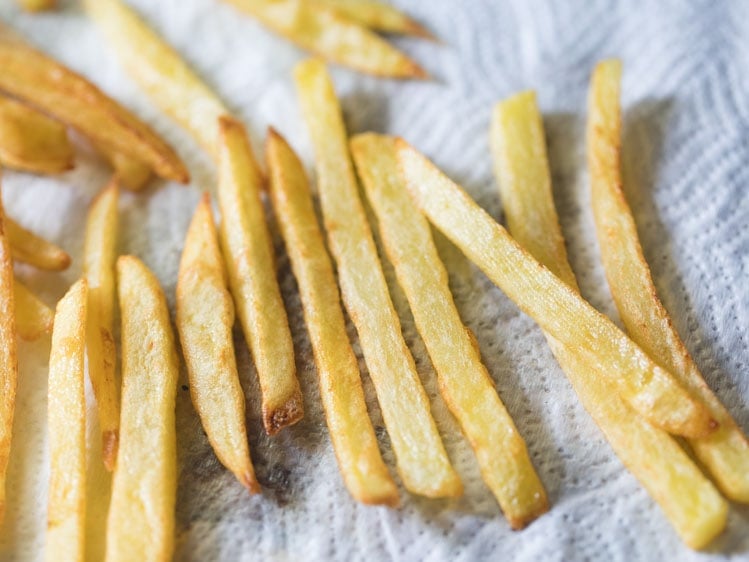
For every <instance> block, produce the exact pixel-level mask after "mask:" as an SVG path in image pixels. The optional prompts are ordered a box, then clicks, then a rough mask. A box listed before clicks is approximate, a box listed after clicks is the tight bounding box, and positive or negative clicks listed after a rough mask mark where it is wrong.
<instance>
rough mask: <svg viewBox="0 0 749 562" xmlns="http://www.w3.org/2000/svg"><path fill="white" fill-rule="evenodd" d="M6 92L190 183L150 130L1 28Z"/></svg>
mask: <svg viewBox="0 0 749 562" xmlns="http://www.w3.org/2000/svg"><path fill="white" fill-rule="evenodd" d="M0 68H2V69H3V71H2V72H0V90H1V91H4V92H6V93H8V94H11V95H13V96H14V97H17V98H19V99H21V100H23V101H24V102H26V103H29V104H30V105H33V106H34V107H37V108H39V109H40V110H42V111H44V112H45V113H48V114H49V115H51V116H52V117H55V118H57V119H59V120H60V121H62V122H63V123H67V124H68V125H70V126H72V127H74V128H75V129H78V130H79V131H80V132H81V133H82V134H84V135H85V136H87V137H89V138H91V139H92V140H93V141H94V142H97V143H102V144H107V145H109V146H112V147H113V148H116V149H117V150H119V151H120V152H122V153H124V154H127V155H129V156H131V157H133V158H135V159H138V160H141V161H143V162H145V163H147V164H148V165H149V166H151V167H152V168H153V170H154V171H155V172H156V173H157V174H158V175H159V176H161V177H163V178H166V179H170V180H174V181H178V182H182V183H187V181H188V180H189V174H188V172H187V168H185V165H184V164H183V163H182V161H181V160H180V159H179V157H178V156H177V155H176V154H175V152H174V151H173V150H172V148H171V147H170V146H169V145H168V144H166V142H165V141H164V140H163V139H161V137H159V136H158V135H157V134H156V133H155V132H154V131H153V130H152V129H151V128H150V127H149V126H148V125H146V124H145V123H143V122H142V121H140V120H139V119H138V118H137V117H135V115H133V114H132V113H130V111H128V110H127V109H125V108H124V107H122V106H121V105H120V104H118V103H117V102H115V101H114V100H113V99H112V98H110V97H109V96H107V95H106V94H104V93H103V92H102V91H101V90H99V88H97V87H96V86H94V85H93V84H92V83H91V82H89V81H88V80H86V79H85V78H84V77H83V76H81V75H80V74H77V73H75V72H73V71H72V70H70V69H69V68H67V67H65V66H64V65H62V64H60V63H59V62H57V61H55V60H53V59H52V58H50V57H48V56H47V55H45V54H43V53H42V52H41V51H38V50H36V49H34V48H32V47H31V46H29V45H27V44H26V43H25V42H24V41H23V40H21V39H19V38H18V37H17V36H15V35H14V34H13V32H12V31H11V30H9V29H8V28H7V27H4V26H0Z"/></svg>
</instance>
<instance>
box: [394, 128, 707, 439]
mask: <svg viewBox="0 0 749 562" xmlns="http://www.w3.org/2000/svg"><path fill="white" fill-rule="evenodd" d="M397 142H398V160H399V163H400V167H401V171H402V172H403V174H404V177H405V179H406V186H407V187H408V190H409V192H410V193H411V195H412V196H413V198H414V201H415V202H416V205H417V206H418V207H419V209H420V210H421V211H422V213H424V214H425V215H426V216H427V218H428V219H429V220H430V221H431V222H432V224H434V225H435V226H436V227H437V228H438V229H439V230H441V231H442V232H443V233H444V234H445V236H447V237H448V238H449V239H450V240H452V241H453V243H455V245H457V246H458V247H459V248H460V249H461V250H462V251H463V253H465V254H466V256H467V257H468V258H469V259H470V260H471V261H473V262H474V263H475V264H476V265H477V266H478V267H479V268H480V269H481V270H482V271H483V272H484V273H485V274H486V275H487V276H488V277H489V278H490V279H491V280H492V281H493V282H494V283H495V284H496V285H497V286H498V287H500V288H501V289H502V290H503V291H504V292H505V294H506V295H507V296H508V297H509V298H510V299H512V300H513V301H514V302H515V303H516V304H517V305H518V306H519V307H520V309H521V310H523V312H525V313H526V314H528V315H529V316H531V318H533V319H534V320H535V321H536V322H538V324H539V325H540V326H541V328H542V329H543V330H544V331H546V332H548V333H549V334H551V335H552V336H553V337H555V338H556V339H558V340H559V341H560V342H561V343H562V344H563V345H565V346H567V347H570V348H574V349H576V350H577V353H580V354H581V355H582V356H583V357H584V358H585V360H586V361H588V362H590V364H591V365H592V366H596V367H597V369H598V371H599V372H600V373H605V374H606V377H607V380H608V382H609V384H610V388H611V389H612V391H615V392H619V393H620V394H621V396H622V397H623V398H624V399H625V400H626V401H627V403H628V404H630V405H631V406H632V407H633V408H634V409H635V410H636V411H637V412H639V413H640V414H641V415H643V416H645V418H646V419H647V420H648V421H650V422H651V423H653V424H655V425H657V426H659V427H662V428H664V429H666V430H668V431H669V432H671V433H675V434H678V435H684V436H704V435H708V434H709V433H711V432H712V431H715V429H716V428H717V423H716V421H715V420H714V419H713V418H712V417H711V416H710V413H709V412H708V410H707V409H706V408H705V407H704V406H702V405H701V404H700V403H699V402H697V401H695V400H694V399H693V398H692V397H691V396H690V395H689V393H688V392H687V391H686V390H685V389H684V388H683V387H682V386H681V385H680V384H679V383H678V382H677V381H676V380H675V379H674V378H673V376H672V375H671V374H669V373H668V372H667V371H665V370H664V369H662V368H661V367H659V366H658V365H656V364H655V363H653V361H652V360H651V359H650V358H649V357H648V356H647V355H646V354H645V353H644V352H643V351H642V350H641V349H640V348H639V347H638V346H637V345H636V344H635V343H634V342H633V341H632V340H630V339H629V338H628V337H627V336H626V335H624V333H622V332H621V331H620V330H619V329H618V328H617V327H616V326H615V325H614V324H613V323H612V322H611V321H610V320H609V319H608V318H606V317H605V316H603V315H602V314H600V313H599V312H598V311H596V310H595V309H594V308H593V307H592V306H590V304H588V303H587V301H585V300H583V299H582V298H581V297H580V295H579V294H578V293H576V292H575V291H574V289H572V288H571V287H569V286H568V285H566V284H565V283H564V282H563V281H561V280H560V279H559V278H558V277H557V276H556V275H554V274H553V273H551V272H550V271H549V270H548V269H547V268H546V267H544V266H543V265H541V264H540V263H538V261H536V260H535V259H534V258H533V257H532V256H531V255H530V254H529V253H528V252H527V251H526V250H524V249H523V248H522V246H520V245H519V244H518V243H517V242H516V241H515V240H514V239H513V238H512V237H511V236H510V235H509V234H508V233H507V231H506V230H505V229H504V228H503V227H502V226H500V225H499V224H498V223H497V222H495V221H494V219H492V218H491V217H490V216H489V215H488V214H487V213H486V212H485V211H484V210H483V209H481V208H480V207H479V206H478V205H477V204H476V203H475V202H474V201H473V200H472V199H471V198H470V197H469V196H468V194H467V193H466V192H465V191H463V190H462V189H461V188H460V187H459V186H458V185H456V184H455V183H453V182H452V181H451V180H450V179H449V178H448V177H447V176H445V175H444V174H443V173H442V172H440V171H439V170H438V169H437V168H436V167H435V166H434V164H432V163H431V162H430V161H429V160H427V158H426V157H424V156H423V155H421V154H420V153H419V152H417V151H416V150H415V149H413V148H412V147H411V146H409V145H408V144H407V143H406V142H405V141H403V140H402V139H398V141H397Z"/></svg>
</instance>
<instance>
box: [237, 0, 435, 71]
mask: <svg viewBox="0 0 749 562" xmlns="http://www.w3.org/2000/svg"><path fill="white" fill-rule="evenodd" d="M225 1H226V2H227V3H228V4H231V5H232V6H234V7H236V8H237V9H238V10H240V11H242V12H245V13H247V14H249V15H250V16H252V17H254V18H256V19H257V20H258V21H260V22H261V23H262V24H263V25H265V26H267V27H268V28H270V29H272V30H273V31H275V32H276V33H278V34H279V35H282V36H284V37H286V38H287V39H289V40H290V41H292V42H293V43H295V44H297V45H298V46H299V47H301V48H302V49H305V50H307V51H310V52H311V53H314V54H316V55H318V56H320V57H322V58H324V59H326V60H328V61H330V62H333V63H337V64H340V65H343V66H348V67H350V68H353V69H354V70H358V71H360V72H366V73H368V74H374V75H376V76H384V77H390V78H427V77H428V76H427V74H426V72H424V70H423V69H422V68H421V67H420V66H419V65H418V64H416V63H415V62H414V61H412V60H411V59H410V58H408V57H407V56H406V55H404V54H403V53H401V52H400V51H399V50H398V49H396V48H395V47H393V46H392V45H390V44H389V43H388V42H387V41H385V40H384V39H382V38H381V37H379V36H378V35H377V34H376V33H373V32H371V31H369V30H368V29H367V28H365V27H362V26H361V25H359V23H357V22H356V21H354V20H351V19H349V18H348V17H346V16H344V15H342V14H341V13H340V12H339V11H338V9H336V8H333V7H331V6H327V5H325V4H323V3H318V2H307V1H304V0H270V1H268V0H225Z"/></svg>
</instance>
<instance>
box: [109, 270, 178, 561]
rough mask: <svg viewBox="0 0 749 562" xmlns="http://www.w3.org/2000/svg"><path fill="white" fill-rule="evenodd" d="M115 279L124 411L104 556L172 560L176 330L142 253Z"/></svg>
mask: <svg viewBox="0 0 749 562" xmlns="http://www.w3.org/2000/svg"><path fill="white" fill-rule="evenodd" d="M117 282H118V289H119V300H120V310H121V314H122V416H121V418H120V449H119V453H118V456H117V466H116V468H115V471H114V481H113V484H112V500H111V504H110V508H109V519H108V521H107V554H106V561H107V562H119V561H123V562H124V561H132V560H150V561H167V560H171V559H172V551H173V549H174V509H175V501H176V493H177V444H176V441H177V439H176V427H175V418H174V408H175V399H176V392H177V375H178V372H179V365H178V359H177V352H176V349H175V347H174V335H173V334H172V327H171V324H170V321H169V310H168V308H167V305H166V299H165V298H164V293H163V292H162V290H161V287H160V286H159V282H158V280H157V279H156V277H154V275H153V273H151V272H150V271H149V270H148V268H147V267H146V266H145V265H143V263H142V262H141V261H140V260H139V259H138V258H136V257H133V256H122V257H120V258H119V259H118V260H117Z"/></svg>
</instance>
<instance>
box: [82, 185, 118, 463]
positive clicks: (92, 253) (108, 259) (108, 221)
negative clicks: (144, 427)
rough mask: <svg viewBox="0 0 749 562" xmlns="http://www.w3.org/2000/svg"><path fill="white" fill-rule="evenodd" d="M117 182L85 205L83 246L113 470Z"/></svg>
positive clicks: (99, 398) (94, 362)
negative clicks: (85, 218)
mask: <svg viewBox="0 0 749 562" xmlns="http://www.w3.org/2000/svg"><path fill="white" fill-rule="evenodd" d="M118 199H119V188H118V186H117V182H116V181H115V180H113V181H111V182H110V183H109V185H107V186H106V187H105V188H104V189H103V190H102V191H101V193H99V195H97V196H96V199H94V200H93V202H92V203H91V206H90V207H89V210H88V218H87V220H86V236H85V244H84V249H83V256H84V258H83V259H84V264H83V270H84V275H85V277H86V279H87V280H88V329H87V332H86V352H87V354H88V376H89V379H90V380H91V386H92V387H93V389H94V395H95V396H96V407H97V410H98V415H99V427H100V428H101V436H102V455H103V461H104V465H105V466H106V468H107V470H109V471H111V470H114V465H115V460H116V459H117V447H118V441H119V432H120V430H119V428H120V400H119V389H118V388H117V379H116V375H115V364H116V362H117V350H116V349H115V343H114V337H113V335H112V330H113V327H114V326H113V324H114V307H115V300H116V298H117V297H116V294H115V278H114V276H115V260H116V258H117V223H118V220H117V219H118V214H117V201H118Z"/></svg>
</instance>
